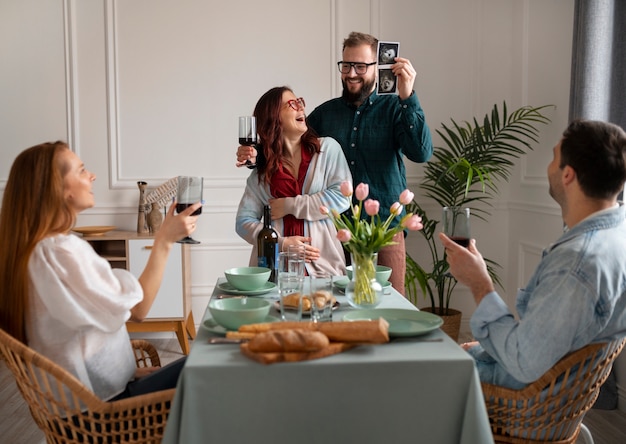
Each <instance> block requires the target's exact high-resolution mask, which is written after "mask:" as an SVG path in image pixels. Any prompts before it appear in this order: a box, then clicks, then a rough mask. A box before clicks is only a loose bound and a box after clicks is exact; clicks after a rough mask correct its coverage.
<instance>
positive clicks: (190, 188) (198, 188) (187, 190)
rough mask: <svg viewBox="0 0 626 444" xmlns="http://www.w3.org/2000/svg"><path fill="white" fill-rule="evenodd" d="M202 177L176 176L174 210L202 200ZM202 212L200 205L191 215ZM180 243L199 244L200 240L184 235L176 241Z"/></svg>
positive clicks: (179, 209)
mask: <svg viewBox="0 0 626 444" xmlns="http://www.w3.org/2000/svg"><path fill="white" fill-rule="evenodd" d="M202 190H203V178H202V177H197V176H178V186H177V189H176V211H177V212H178V213H180V212H182V211H184V210H185V209H186V208H187V207H190V206H191V205H193V204H195V203H197V202H200V201H201V200H202ZM201 213H202V207H200V208H198V209H197V210H196V211H194V212H193V214H192V215H193V216H197V215H198V214H201ZM178 242H179V243H181V244H199V243H200V241H197V240H195V239H192V238H191V237H190V236H185V237H184V238H183V239H181V240H179V241H178Z"/></svg>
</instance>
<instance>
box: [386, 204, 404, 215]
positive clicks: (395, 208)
mask: <svg viewBox="0 0 626 444" xmlns="http://www.w3.org/2000/svg"><path fill="white" fill-rule="evenodd" d="M402 208H404V207H403V206H402V205H400V203H399V202H394V203H393V205H392V206H391V208H390V209H389V211H390V212H391V214H393V215H394V216H398V215H400V214H401V213H402Z"/></svg>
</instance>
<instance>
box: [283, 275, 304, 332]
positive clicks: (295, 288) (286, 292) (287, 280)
mask: <svg viewBox="0 0 626 444" xmlns="http://www.w3.org/2000/svg"><path fill="white" fill-rule="evenodd" d="M303 287H304V278H301V277H300V276H295V275H293V274H291V273H284V272H283V273H280V272H279V273H278V294H279V297H280V317H281V319H282V320H283V321H301V320H302V291H303ZM285 298H290V299H292V298H295V299H296V300H295V301H290V302H291V303H287V304H286V303H285ZM287 307H289V308H287Z"/></svg>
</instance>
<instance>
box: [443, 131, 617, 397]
mask: <svg viewBox="0 0 626 444" xmlns="http://www.w3.org/2000/svg"><path fill="white" fill-rule="evenodd" d="M553 151H554V158H553V160H552V162H551V163H550V164H549V165H548V181H549V184H550V195H551V196H552V197H553V198H554V200H555V201H556V202H557V203H558V204H559V205H560V207H561V212H562V215H563V220H564V222H565V224H566V226H567V230H566V232H565V233H564V234H563V235H562V236H561V237H560V238H559V239H558V240H557V241H556V242H555V243H554V244H552V245H551V246H550V247H548V248H547V249H546V250H545V251H544V253H543V257H542V259H541V261H540V263H539V265H538V267H537V269H536V270H535V273H534V275H533V276H532V277H531V279H530V281H529V282H528V285H527V287H526V288H525V289H522V290H520V291H519V293H518V295H517V300H516V309H517V313H518V315H519V320H516V319H515V318H514V316H513V313H511V311H510V310H509V309H508V307H507V305H506V304H505V303H504V301H503V300H502V299H501V298H500V296H499V295H498V294H497V293H496V291H495V288H494V285H493V282H492V281H491V279H490V277H489V275H488V273H487V269H486V266H485V262H484V261H483V258H482V256H481V254H480V253H479V251H478V250H477V249H476V243H475V240H474V239H472V241H471V242H470V246H469V248H468V249H464V248H463V247H461V246H459V245H457V244H456V243H454V242H453V241H451V240H450V239H449V238H448V237H446V236H445V235H444V234H440V235H439V238H440V240H441V242H442V244H443V245H444V247H445V249H446V252H447V259H448V263H449V264H450V272H451V273H452V275H453V276H454V277H455V278H456V279H457V280H458V281H459V282H462V283H463V284H465V285H467V286H468V287H469V288H470V289H471V291H472V294H473V296H474V299H475V301H476V304H477V305H478V307H477V308H476V311H475V312H474V315H473V316H472V319H471V321H470V325H471V328H472V333H473V335H474V337H475V338H476V340H477V342H471V343H468V344H464V346H463V347H464V348H465V349H466V350H468V352H469V353H470V354H471V355H472V356H473V357H474V358H475V359H476V365H477V368H478V371H479V375H480V379H481V381H483V382H487V383H490V384H495V385H500V386H504V387H510V388H514V389H518V388H522V387H524V386H525V385H527V384H529V383H531V382H533V381H535V380H536V379H538V378H539V377H540V376H541V375H543V374H544V373H545V372H546V371H547V370H549V369H550V368H551V367H552V366H554V364H555V363H556V362H557V361H558V360H559V359H561V358H562V357H563V356H565V355H566V354H568V353H569V352H572V351H574V350H578V349H580V348H582V347H584V346H585V345H587V344H589V343H592V342H606V341H610V340H612V339H615V338H618V337H622V336H625V335H626V211H625V207H624V206H623V205H621V204H619V203H618V201H617V198H618V196H619V194H620V192H621V190H622V189H623V187H624V182H625V181H626V133H625V132H624V131H623V130H622V129H621V128H620V127H618V126H616V125H612V124H609V123H604V122H597V121H575V122H572V123H571V124H570V125H569V126H568V128H567V129H566V130H565V132H564V133H563V137H562V138H561V140H560V141H559V143H557V145H556V146H555V147H554V149H553Z"/></svg>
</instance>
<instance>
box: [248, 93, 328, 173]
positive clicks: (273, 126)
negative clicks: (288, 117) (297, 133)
mask: <svg viewBox="0 0 626 444" xmlns="http://www.w3.org/2000/svg"><path fill="white" fill-rule="evenodd" d="M285 91H290V92H293V91H292V90H291V88H289V87H287V86H277V87H274V88H272V89H270V90H269V91H267V92H266V93H265V94H263V95H262V96H261V98H260V99H259V101H258V102H257V104H256V106H255V107H254V115H255V116H256V121H257V132H258V133H259V145H260V146H259V148H261V149H262V150H263V154H262V156H263V159H264V161H263V162H261V163H260V164H259V165H257V172H258V175H259V182H261V181H263V182H265V183H270V179H271V178H272V176H273V175H274V173H275V172H276V171H278V168H279V167H280V164H281V163H287V162H288V161H287V157H286V154H288V153H287V148H286V147H285V143H284V141H283V130H282V128H281V126H280V108H281V107H282V105H283V93H284V92H285ZM300 142H301V144H302V149H303V150H306V151H307V152H309V153H310V154H313V153H319V152H320V141H319V139H318V137H317V134H316V133H315V131H313V130H312V129H311V128H308V129H307V131H306V132H305V133H304V134H303V135H302V138H301V139H300Z"/></svg>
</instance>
